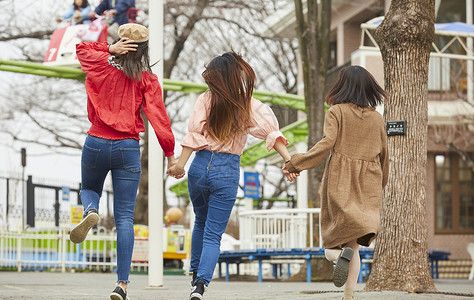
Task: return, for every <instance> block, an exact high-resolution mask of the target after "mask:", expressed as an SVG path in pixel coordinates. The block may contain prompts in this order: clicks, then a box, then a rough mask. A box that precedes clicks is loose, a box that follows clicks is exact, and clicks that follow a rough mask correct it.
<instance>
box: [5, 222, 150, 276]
mask: <svg viewBox="0 0 474 300" xmlns="http://www.w3.org/2000/svg"><path fill="white" fill-rule="evenodd" d="M116 253H117V251H116V233H115V231H107V230H106V229H105V228H102V227H99V228H98V229H94V230H91V232H90V233H89V235H88V236H87V239H86V240H85V241H84V242H83V243H81V244H75V243H73V242H71V241H70V240H69V231H68V229H66V228H60V229H55V230H35V231H31V232H11V231H2V232H0V267H7V268H16V269H17V270H18V271H23V270H32V269H34V270H38V269H49V268H57V269H60V270H61V271H62V272H65V271H66V268H75V269H86V268H87V269H90V270H92V269H95V270H98V271H108V270H109V271H110V270H113V269H114V268H116V266H117V255H116ZM136 265H137V266H138V265H140V266H141V265H143V264H136Z"/></svg>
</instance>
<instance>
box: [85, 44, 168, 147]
mask: <svg viewBox="0 0 474 300" xmlns="http://www.w3.org/2000/svg"><path fill="white" fill-rule="evenodd" d="M107 46H108V44H107V43H96V42H83V43H80V44H77V45H76V54H77V58H78V59H79V62H80V63H81V69H82V70H83V71H84V72H85V73H86V75H87V79H86V91H87V112H88V117H89V121H90V122H91V123H92V126H91V128H90V129H89V131H88V132H87V133H88V134H90V135H93V136H96V137H100V138H104V139H111V140H119V139H129V138H132V139H136V140H139V139H140V137H139V135H138V134H139V133H140V132H144V131H145V126H144V125H143V119H142V116H141V114H140V112H141V109H142V108H143V111H144V112H145V115H146V116H147V118H148V120H149V121H150V123H151V125H152V126H153V129H155V134H156V137H157V138H158V141H159V142H160V145H161V147H162V148H163V151H164V153H165V156H170V155H173V154H174V135H173V132H172V131H171V123H170V119H169V117H168V115H167V113H166V108H165V105H164V103H163V96H162V92H161V86H160V83H159V81H158V77H157V76H156V75H154V74H150V73H148V72H142V79H141V81H139V82H138V81H133V80H132V79H130V78H128V77H126V76H125V74H124V73H123V71H121V70H120V69H118V68H117V67H114V66H112V64H111V63H110V61H111V60H110V59H109V58H110V56H111V55H110V53H109V52H108V49H107Z"/></svg>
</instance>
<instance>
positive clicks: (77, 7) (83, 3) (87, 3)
mask: <svg viewBox="0 0 474 300" xmlns="http://www.w3.org/2000/svg"><path fill="white" fill-rule="evenodd" d="M72 5H74V9H75V10H79V8H86V7H88V6H89V2H88V1H87V0H82V5H81V7H79V6H77V4H76V0H74V1H73V3H72Z"/></svg>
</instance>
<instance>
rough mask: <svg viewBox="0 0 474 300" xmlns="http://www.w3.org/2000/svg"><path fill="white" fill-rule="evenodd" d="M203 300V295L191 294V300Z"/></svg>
mask: <svg viewBox="0 0 474 300" xmlns="http://www.w3.org/2000/svg"><path fill="white" fill-rule="evenodd" d="M201 299H202V295H201V294H198V293H195V294H191V296H190V297H189V300H201Z"/></svg>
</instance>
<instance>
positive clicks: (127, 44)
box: [109, 37, 138, 55]
mask: <svg viewBox="0 0 474 300" xmlns="http://www.w3.org/2000/svg"><path fill="white" fill-rule="evenodd" d="M134 42H135V41H134V40H130V39H128V38H125V37H124V38H122V39H121V40H120V41H118V42H117V43H115V44H112V45H109V53H110V54H118V55H123V54H127V53H128V52H129V51H137V47H138V45H137V44H134Z"/></svg>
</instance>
